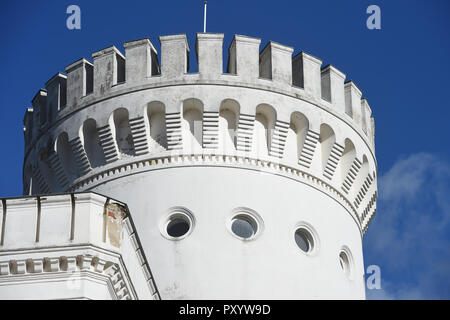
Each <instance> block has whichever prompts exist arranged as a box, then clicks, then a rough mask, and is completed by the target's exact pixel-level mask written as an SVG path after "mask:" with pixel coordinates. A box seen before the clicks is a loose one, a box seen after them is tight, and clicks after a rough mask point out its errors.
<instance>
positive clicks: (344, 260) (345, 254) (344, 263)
mask: <svg viewBox="0 0 450 320" xmlns="http://www.w3.org/2000/svg"><path fill="white" fill-rule="evenodd" d="M339 265H340V266H341V269H342V272H343V273H344V274H345V275H346V276H347V277H348V278H350V277H351V273H352V257H351V254H350V251H349V250H348V249H347V248H343V249H342V250H341V252H339Z"/></svg>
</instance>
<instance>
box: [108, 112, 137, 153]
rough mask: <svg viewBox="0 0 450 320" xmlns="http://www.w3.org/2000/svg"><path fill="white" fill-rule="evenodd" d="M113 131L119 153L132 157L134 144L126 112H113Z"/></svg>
mask: <svg viewBox="0 0 450 320" xmlns="http://www.w3.org/2000/svg"><path fill="white" fill-rule="evenodd" d="M113 120H114V130H115V137H116V143H117V147H118V149H119V152H120V153H122V154H124V155H129V156H134V155H135V150H134V142H133V135H132V134H131V128H130V122H129V117H128V110H127V109H125V108H120V109H117V110H115V111H114V114H113Z"/></svg>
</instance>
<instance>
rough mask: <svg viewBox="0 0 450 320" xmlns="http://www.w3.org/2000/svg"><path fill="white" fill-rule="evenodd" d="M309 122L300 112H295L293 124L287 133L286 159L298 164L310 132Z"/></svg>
mask: <svg viewBox="0 0 450 320" xmlns="http://www.w3.org/2000/svg"><path fill="white" fill-rule="evenodd" d="M308 128H309V121H308V119H307V118H306V117H305V116H304V115H303V114H301V113H300V112H294V113H293V114H292V115H291V122H290V126H289V129H288V132H287V137H286V145H285V148H284V158H285V159H286V160H287V161H289V162H291V163H293V164H297V163H298V159H299V158H300V154H301V152H302V149H303V144H304V142H305V139H306V133H307V132H308Z"/></svg>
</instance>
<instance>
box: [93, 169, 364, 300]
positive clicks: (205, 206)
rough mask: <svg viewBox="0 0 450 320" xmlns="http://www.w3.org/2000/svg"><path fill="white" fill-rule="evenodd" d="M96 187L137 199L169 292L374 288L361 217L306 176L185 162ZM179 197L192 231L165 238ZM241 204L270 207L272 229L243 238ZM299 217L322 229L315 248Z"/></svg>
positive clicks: (293, 294)
mask: <svg viewBox="0 0 450 320" xmlns="http://www.w3.org/2000/svg"><path fill="white" fill-rule="evenodd" d="M95 191H97V192H100V193H103V194H108V195H110V196H112V197H115V196H120V197H121V199H122V200H123V201H126V202H127V203H128V204H129V207H130V210H131V212H133V217H134V221H135V223H136V228H137V230H138V233H139V235H140V237H141V241H142V245H143V247H144V248H145V249H144V250H145V254H146V255H147V256H148V257H149V259H150V261H151V267H152V271H153V274H154V277H155V281H156V282H157V284H158V287H159V290H160V294H161V298H162V299H333V298H334V299H364V297H365V294H364V279H363V274H364V270H363V257H362V247H361V233H360V231H359V228H358V226H357V224H356V222H355V221H354V220H353V218H352V217H351V215H350V214H349V213H348V212H347V211H346V210H345V209H344V208H343V207H342V206H341V205H340V204H338V203H337V202H336V201H335V200H333V199H332V198H330V197H329V196H327V195H325V194H324V193H322V192H320V191H318V190H316V189H314V188H312V187H310V186H306V185H304V184H303V183H301V182H298V181H294V180H291V179H288V178H285V177H279V176H276V175H273V174H265V173H262V172H258V171H251V170H245V169H230V168H220V167H185V168H176V169H166V170H164V169H163V170H155V171H149V172H147V173H145V174H144V173H141V174H139V175H132V176H128V177H124V178H121V179H118V180H115V181H111V182H109V183H107V184H104V185H99V186H98V187H96V188H95ZM318 204H320V206H319V205H318ZM176 206H182V207H185V208H187V209H188V210H190V211H191V212H192V213H193V215H194V217H195V220H196V223H195V226H194V229H193V231H192V233H191V234H190V235H188V236H187V237H186V238H184V239H182V240H179V241H173V240H169V239H166V238H165V237H163V236H162V234H161V233H160V228H159V224H160V219H161V218H162V217H163V216H164V215H165V214H166V213H167V210H168V209H169V208H171V207H176ZM238 207H248V208H250V209H253V210H255V211H256V212H257V213H258V214H259V215H260V216H261V217H262V219H263V221H264V231H263V232H262V233H261V234H260V235H259V236H258V237H257V238H256V239H254V240H251V241H242V240H239V239H237V238H236V237H234V236H233V235H232V234H231V233H230V232H229V230H228V229H227V227H226V222H227V219H229V218H231V217H230V215H231V214H232V210H233V209H235V208H238ZM300 222H307V223H309V224H310V225H311V226H312V227H313V228H314V229H315V230H316V232H317V234H318V237H319V241H320V244H319V249H318V252H317V254H316V255H315V256H308V255H306V254H305V253H303V252H302V251H301V250H300V249H299V248H298V247H297V245H296V243H295V241H294V231H295V227H296V225H297V224H298V223H300ZM342 246H347V247H348V248H349V249H350V250H351V253H352V255H353V260H354V266H353V270H352V276H351V279H348V278H347V277H346V276H345V275H344V273H343V272H342V269H341V267H340V265H339V252H340V249H341V248H342Z"/></svg>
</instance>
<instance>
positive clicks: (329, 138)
mask: <svg viewBox="0 0 450 320" xmlns="http://www.w3.org/2000/svg"><path fill="white" fill-rule="evenodd" d="M319 142H320V152H321V159H322V170H324V169H325V167H326V165H327V161H328V157H329V156H330V153H331V149H332V148H333V145H334V143H335V142H336V135H335V134H334V131H333V129H331V127H330V126H329V125H327V124H325V123H323V124H322V125H321V126H320V138H319Z"/></svg>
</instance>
